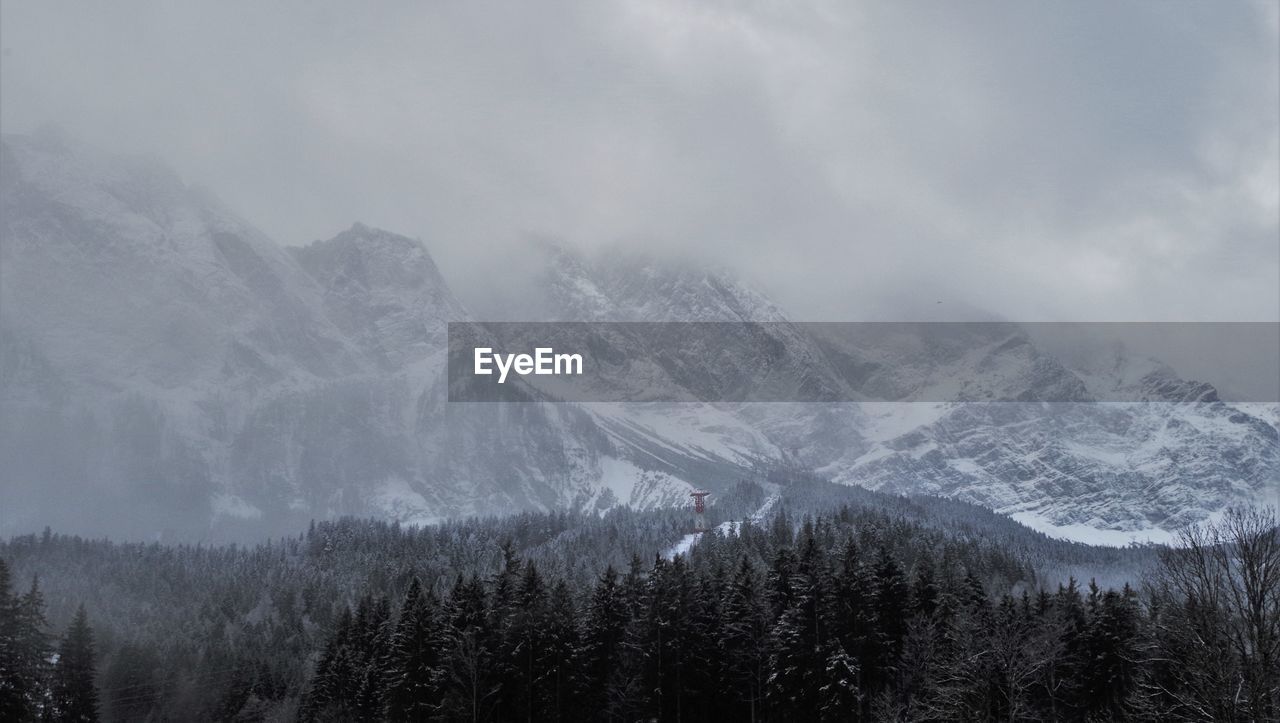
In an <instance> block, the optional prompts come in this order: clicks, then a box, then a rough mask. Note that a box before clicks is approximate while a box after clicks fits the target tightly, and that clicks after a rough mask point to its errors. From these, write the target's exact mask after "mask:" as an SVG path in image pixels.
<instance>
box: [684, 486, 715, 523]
mask: <svg viewBox="0 0 1280 723" xmlns="http://www.w3.org/2000/svg"><path fill="white" fill-rule="evenodd" d="M709 494H711V493H710V492H708V491H706V490H694V491H693V492H690V493H689V496H690V497H692V498H693V531H694V532H706V531H707V518H706V517H705V514H706V511H707V495H709Z"/></svg>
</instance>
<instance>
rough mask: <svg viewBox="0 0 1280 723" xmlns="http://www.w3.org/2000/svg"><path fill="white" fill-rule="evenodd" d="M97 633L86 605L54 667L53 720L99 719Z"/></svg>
mask: <svg viewBox="0 0 1280 723" xmlns="http://www.w3.org/2000/svg"><path fill="white" fill-rule="evenodd" d="M93 647H94V646H93V631H92V630H90V629H89V618H88V616H87V615H85V611H84V606H83V605H81V606H80V608H79V610H77V611H76V616H75V618H74V619H72V621H71V627H70V628H68V629H67V635H66V637H65V638H63V640H62V645H61V646H60V647H59V648H58V662H57V663H56V664H55V665H54V668H53V685H52V703H51V707H52V717H53V719H54V720H57V721H68V722H70V723H94V722H95V721H97V720H98V691H97V687H96V685H95V683H94V665H95V661H94V649H93Z"/></svg>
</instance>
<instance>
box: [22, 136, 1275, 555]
mask: <svg viewBox="0 0 1280 723" xmlns="http://www.w3.org/2000/svg"><path fill="white" fill-rule="evenodd" d="M0 154H2V156H0V161H2V163H0V190H2V192H3V204H2V206H0V235H2V236H0V503H2V504H0V533H9V532H17V531H27V530H30V529H32V528H34V527H38V526H41V525H44V524H53V525H55V526H59V527H62V528H65V529H75V530H81V531H85V532H94V533H96V532H105V533H111V534H115V535H124V536H129V537H140V536H149V535H151V534H153V533H157V532H161V531H163V530H166V529H169V530H172V531H174V532H175V533H177V534H179V535H181V536H183V537H199V536H201V535H202V534H206V533H208V532H210V531H212V532H213V533H214V534H220V535H222V534H236V533H237V532H242V531H248V530H253V531H259V532H260V531H271V532H285V531H292V530H294V529H296V528H297V526H298V525H299V524H301V523H304V522H305V520H307V519H308V518H312V517H327V516H332V515H337V514H361V515H365V514H374V515H380V516H387V517H392V518H395V519H401V520H406V521H425V520H431V519H437V518H440V517H445V516H455V515H468V514H489V513H503V512H510V511H513V510H518V509H546V508H556V507H573V508H588V509H591V508H604V507H607V506H610V505H614V504H634V505H642V506H644V505H655V504H671V503H675V502H677V501H681V500H683V499H685V495H686V494H687V492H688V490H689V488H690V487H691V486H699V487H709V488H711V489H717V488H719V487H720V486H722V485H727V484H729V483H732V482H734V481H736V480H737V479H740V478H742V477H744V476H750V475H752V474H755V470H757V469H759V468H760V467H762V466H764V467H768V466H776V465H788V466H804V467H808V468H813V469H817V470H819V471H820V472H821V473H822V474H824V475H827V476H829V477H831V478H833V479H835V480H838V481H841V482H846V483H849V484H859V485H864V486H868V487H872V488H876V489H883V490H895V491H902V492H918V491H924V492H933V493H937V494H943V495H948V496H953V497H958V498H962V499H965V500H970V501H976V502H980V503H982V504H985V505H988V506H991V507H993V508H995V509H997V510H1000V511H1005V512H1008V513H1010V514H1014V515H1018V516H1020V519H1024V520H1026V521H1028V522H1031V523H1034V524H1037V525H1040V526H1043V527H1046V528H1048V529H1057V530H1065V531H1066V532H1067V533H1069V534H1075V535H1082V534H1093V532H1092V531H1094V530H1098V529H1102V530H1110V531H1112V534H1113V536H1120V539H1127V537H1128V536H1132V535H1137V536H1139V537H1143V536H1159V535H1160V534H1163V532H1162V531H1164V530H1168V529H1171V528H1173V527H1174V526H1176V525H1179V524H1182V523H1185V522H1188V521H1193V520H1197V519H1203V518H1205V517H1207V516H1210V515H1213V514H1215V513H1216V512H1218V511H1219V510H1221V509H1222V508H1223V507H1224V506H1226V505H1227V504H1230V503H1233V502H1238V501H1243V500H1253V499H1258V498H1260V497H1261V498H1266V497H1267V496H1268V495H1274V494H1275V488H1276V485H1277V479H1278V478H1280V442H1278V441H1277V436H1278V435H1277V431H1276V420H1277V419H1278V418H1280V414H1278V413H1277V410H1276V409H1275V408H1274V407H1275V405H1263V406H1249V405H1229V404H1225V403H1223V402H1220V401H1217V398H1216V395H1215V393H1214V390H1213V388H1212V387H1211V386H1209V385H1206V384H1202V383H1198V382H1190V381H1185V380H1182V379H1180V378H1178V377H1177V375H1176V374H1175V373H1174V372H1173V371H1172V370H1170V369H1168V368H1167V367H1166V366H1163V365H1161V364H1159V363H1158V362H1155V361H1151V360H1145V359H1140V358H1137V357H1134V356H1131V355H1127V354H1126V353H1124V352H1116V353H1114V354H1112V355H1111V356H1107V357H1106V358H1105V359H1099V358H1097V357H1096V356H1095V357H1089V358H1088V359H1086V360H1085V362H1087V363H1085V362H1082V361H1081V360H1080V359H1074V358H1072V359H1067V358H1064V357H1062V356H1061V355H1058V354H1054V353H1052V352H1050V351H1048V350H1046V349H1045V348H1043V347H1042V346H1041V345H1039V344H1038V343H1037V342H1036V341H1035V340H1034V339H1033V338H1032V336H1030V335H1028V334H1026V333H1023V332H1022V331H1021V330H1020V329H1019V328H1018V327H1017V326H1016V325H1010V324H999V323H993V324H989V325H985V324H984V325H959V326H956V327H955V332H954V334H951V335H948V336H944V337H937V336H936V335H921V334H916V333H913V332H912V331H911V327H910V325H900V326H893V327H884V328H883V330H880V331H877V330H876V329H874V328H872V329H870V330H866V329H863V330H860V331H859V332H858V334H857V335H850V334H848V333H846V332H844V331H842V328H841V327H832V328H831V330H829V331H828V330H826V328H825V327H817V328H815V327H812V326H809V325H803V324H794V323H791V322H790V321H789V318H788V316H787V315H786V313H785V312H784V311H783V310H782V309H780V308H779V307H778V306H777V305H776V304H774V303H772V302H771V301H770V300H769V299H767V298H766V297H765V296H763V295H761V294H759V293H758V292H756V291H753V290H752V289H750V288H748V287H746V286H745V285H743V284H741V283H739V282H737V281H734V280H733V279H732V278H731V277H730V276H729V275H727V274H724V273H719V272H715V271H708V270H705V269H695V268H689V267H684V266H678V265H672V264H660V263H655V262H653V261H651V260H647V259H643V258H638V257H627V256H623V257H612V258H600V259H589V258H585V257H583V256H581V255H577V254H574V253H572V252H569V251H565V250H562V249H556V248H553V247H548V248H546V249H545V262H546V263H545V266H544V267H543V268H542V270H541V272H540V274H539V277H538V280H537V283H536V285H535V288H537V289H538V290H540V291H541V293H542V294H543V295H544V298H541V299H537V300H536V302H535V300H530V303H529V304H528V308H529V309H539V310H540V311H539V314H538V319H531V320H575V321H604V320H610V321H713V322H723V321H735V322H736V321H762V322H772V323H769V324H765V325H759V326H755V327H748V326H746V325H729V324H726V325H722V326H718V327H717V329H719V330H720V331H719V332H718V333H722V334H724V335H725V336H723V337H720V338H716V337H715V336H707V335H706V334H705V333H700V334H698V335H696V337H691V338H688V339H669V340H666V343H664V344H662V345H661V348H663V349H665V350H667V351H665V352H663V353H662V354H657V355H655V354H653V353H651V351H650V350H649V349H648V348H647V347H646V346H645V345H643V344H642V343H641V341H640V340H639V339H638V338H635V337H629V336H627V335H625V334H622V335H618V336H616V337H615V338H611V339H608V340H607V342H608V344H609V345H610V349H611V352H612V358H614V359H615V360H616V367H615V368H611V369H606V370H605V371H604V372H602V374H606V375H607V378H602V379H601V382H602V383H609V384H618V383H621V381H622V380H625V379H636V380H639V381H638V382H637V385H638V386H637V389H638V390H641V391H643V392H644V393H647V394H649V395H651V398H653V399H666V400H669V399H679V398H683V397H682V395H684V396H687V397H688V398H706V397H708V396H714V397H716V398H742V399H745V398H750V397H751V395H752V393H753V392H758V391H759V390H760V387H761V386H762V385H775V386H776V387H777V388H778V389H781V390H782V391H784V392H785V393H786V394H781V395H780V396H786V395H787V394H793V393H796V394H798V393H799V392H803V394H802V395H799V396H802V397H803V398H812V399H826V398H832V399H861V400H866V401H865V402H860V403H786V404H746V403H736V404H672V403H668V402H649V403H640V402H633V403H613V404H604V403H596V404H553V403H546V402H543V401H535V402H533V403H521V404H512V403H490V404H459V403H449V402H447V394H446V378H445V373H444V371H445V362H446V358H447V349H446V343H445V339H446V325H447V323H448V322H450V321H467V320H471V316H470V314H469V313H468V312H467V310H466V308H465V307H464V306H463V304H462V303H460V302H459V300H458V299H457V298H456V297H455V295H454V293H453V291H452V290H451V289H450V288H449V285H448V284H447V282H446V281H445V279H444V278H443V276H442V275H441V273H440V272H439V270H438V269H437V268H436V266H435V264H434V263H433V261H432V259H431V256H430V254H429V253H428V252H427V249H426V247H425V246H423V244H422V243H420V242H418V241H415V240H413V239H409V238H406V237H404V236H400V235H397V234H394V233H390V232H387V231H382V230H378V229H374V228H370V227H366V226H363V225H360V224H356V225H355V226H353V227H352V228H350V229H348V230H346V231H343V232H342V233H340V234H338V235H337V236H335V237H334V238H332V239H330V240H327V241H318V242H315V243H313V244H311V245H309V246H307V247H304V248H291V249H285V248H283V247H281V246H279V245H277V244H276V243H275V242H273V241H272V240H270V239H268V238H266V237H265V236H264V235H263V234H262V233H261V232H259V231H257V230H255V229H254V228H253V227H252V226H251V225H250V224H249V223H247V222H245V221H244V220H242V219H239V218H237V217H236V216H235V215H234V214H232V213H230V212H228V211H227V210H226V209H224V208H223V207H222V206H221V205H220V204H219V203H218V202H217V200H216V199H214V198H213V197H212V196H211V195H210V194H209V193H207V192H205V191H202V190H200V189H197V188H192V187H189V186H187V185H185V184H184V183H183V182H182V181H181V180H180V179H178V178H177V177H176V176H175V175H174V174H173V173H172V172H170V171H168V170H166V169H165V168H164V167H163V165H161V164H159V163H156V162H154V161H148V160H145V159H130V158H118V157H112V156H108V155H105V154H102V153H100V152H98V151H95V150H94V149H91V148H86V147H84V146H81V145H79V144H78V143H76V142H75V141H73V140H70V139H67V138H64V137H62V136H61V135H60V134H58V133H56V132H42V133H39V134H35V135H32V136H22V137H11V136H6V137H5V138H4V143H3V147H2V148H0ZM672 328H673V331H671V332H670V333H673V334H679V333H681V332H680V330H679V328H678V327H672ZM746 333H751V334H765V335H767V338H766V339H765V340H764V341H765V343H763V344H758V345H757V346H758V347H759V348H762V349H765V350H767V351H766V352H765V356H763V357H761V358H755V359H737V360H729V363H726V364H725V365H723V366H718V367H717V368H716V370H715V371H714V372H709V371H708V370H707V367H708V365H706V364H705V363H704V362H705V360H706V359H707V358H708V354H709V353H711V352H712V351H713V350H715V349H717V348H728V347H733V346H737V347H741V344H740V341H741V340H740V339H737V338H736V337H735V336H734V335H739V334H746ZM507 341H512V340H507ZM515 341H519V340H515ZM540 341H546V340H540ZM757 341H758V340H757ZM955 380H965V383H963V384H958V383H957V382H956V381H955ZM1121 387H1123V388H1125V389H1127V390H1128V391H1129V392H1130V396H1132V397H1134V398H1139V399H1165V400H1167V399H1179V400H1185V401H1187V402H1192V403H1185V404H1169V403H1161V404H1143V403H1124V404H1111V403H1098V402H1095V401H1093V400H1096V399H1101V398H1109V396H1108V395H1111V396H1114V394H1113V392H1114V391H1115V390H1116V389H1119V388H1121ZM519 393H520V394H524V395H527V396H528V397H529V399H531V400H543V399H547V398H551V397H554V390H551V389H549V388H542V387H538V386H529V385H524V386H522V387H520V391H519ZM735 393H737V394H738V396H736V397H735V396H734V394H735ZM637 399H639V400H643V399H644V397H643V396H637ZM936 399H943V400H946V401H944V402H930V401H921V400H936ZM1042 399H1059V400H1061V399H1069V400H1075V401H1073V402H1055V403H1044V402H1041V401H1039V400H1042ZM994 400H1005V401H999V402H994ZM1007 400H1020V401H1016V402H1010V401H1007Z"/></svg>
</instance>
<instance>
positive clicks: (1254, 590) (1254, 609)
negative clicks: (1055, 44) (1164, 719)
mask: <svg viewBox="0 0 1280 723" xmlns="http://www.w3.org/2000/svg"><path fill="white" fill-rule="evenodd" d="M1277 524H1278V522H1277V517H1276V511H1275V510H1274V509H1273V508H1249V509H1232V510H1229V511H1228V512H1227V513H1226V514H1225V515H1224V517H1223V518H1222V520H1221V521H1219V522H1216V523H1210V524H1205V525H1200V526H1196V527H1192V528H1189V529H1187V530H1185V531H1184V532H1183V533H1182V534H1181V535H1180V539H1179V544H1178V545H1177V546H1175V547H1173V548H1171V549H1170V550H1168V551H1167V552H1165V553H1164V554H1163V555H1162V556H1161V569H1160V573H1159V575H1158V577H1157V579H1156V582H1155V588H1154V590H1153V593H1154V594H1153V604H1154V605H1155V611H1156V624H1157V636H1158V637H1159V638H1160V642H1161V648H1162V651H1163V654H1164V656H1165V658H1166V660H1165V661H1164V662H1165V663H1166V665H1165V675H1163V676H1158V677H1157V679H1156V680H1155V681H1154V687H1155V688H1156V689H1157V693H1158V694H1160V695H1161V696H1163V697H1164V698H1165V700H1166V701H1167V705H1168V706H1169V708H1168V711H1167V713H1168V715H1170V716H1177V717H1183V718H1197V719H1204V718H1213V719H1219V720H1258V721H1263V720H1266V721H1272V720H1277V718H1280V531H1278V529H1277Z"/></svg>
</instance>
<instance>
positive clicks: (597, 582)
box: [0, 480, 1280, 721]
mask: <svg viewBox="0 0 1280 723" xmlns="http://www.w3.org/2000/svg"><path fill="white" fill-rule="evenodd" d="M770 484H772V483H770ZM770 489H773V490H778V491H779V492H778V494H780V496H781V502H780V503H779V504H777V505H775V506H774V507H773V508H772V509H771V513H770V514H769V515H768V516H766V517H762V518H761V519H758V520H753V519H751V517H750V512H752V511H754V510H756V509H757V508H758V507H759V506H760V502H761V500H762V498H763V497H764V495H765V493H766V489H765V488H764V487H762V486H760V485H754V484H744V485H740V486H739V488H738V490H736V491H735V493H734V494H732V495H726V496H724V497H723V498H722V499H721V500H720V501H719V503H718V504H717V505H716V506H714V507H713V508H712V510H711V513H712V514H711V517H712V518H713V519H712V522H713V524H714V523H717V522H720V521H722V520H730V519H738V520H744V521H743V522H742V523H741V524H738V525H735V526H733V528H732V529H730V530H728V531H725V530H723V529H718V530H716V531H713V532H710V533H707V534H705V535H703V536H702V537H701V539H700V540H699V541H698V543H697V544H696V545H695V546H693V547H692V549H691V550H690V552H689V553H688V554H687V555H674V556H672V555H669V554H668V553H669V551H670V550H671V547H672V544H673V543H674V542H675V541H676V540H678V539H679V538H680V537H681V536H682V535H684V534H685V533H686V532H687V527H688V524H689V520H688V515H687V513H685V512H683V511H676V510H660V511H649V512H639V511H633V510H627V509H616V510H613V511H610V512H608V513H606V514H604V515H602V516H583V515H574V514H567V513H553V514H524V515H518V516H513V517H505V518H493V519H477V520H469V521H465V522H454V523H447V524H442V525H437V526H432V527H427V528H401V527H399V526H396V525H389V524H385V523H379V522H372V521H365V520H341V521H336V522H325V523H315V524H313V525H312V527H311V528H310V529H309V530H308V531H307V532H305V533H303V534H301V535H299V536H298V537H294V538H287V539H281V540H274V541H271V542H268V543H263V544H260V545H256V546H252V547H239V546H216V547H205V546H187V545H180V546H166V545H160V544H117V543H111V542H107V541H92V540H83V539H79V538H73V537H65V536H60V535H57V534H53V533H52V532H46V533H45V534H44V535H40V536H25V537H19V538H14V539H12V540H10V541H8V542H7V543H4V544H0V559H3V560H5V561H7V566H8V569H9V571H10V572H11V573H12V574H11V578H12V580H11V581H6V591H5V595H6V597H5V598H4V607H3V609H2V612H3V616H4V619H5V624H4V626H0V673H2V674H3V681H0V705H5V706H11V707H7V708H4V709H3V710H4V711H5V712H6V713H11V714H10V715H2V716H0V717H4V718H5V719H6V720H8V719H14V720H23V719H32V720H37V719H41V718H44V719H48V720H93V719H95V717H94V716H97V719H101V720H128V721H135V720H140V721H146V720H242V721H249V720H271V721H285V720H304V721H348V720H370V721H373V720H409V721H412V720H485V721H508V720H510V721H514V720H521V721H530V720H535V721H539V720H613V721H637V720H671V721H676V720H679V721H699V720H756V721H768V720H773V721H779V720H860V721H861V720H867V721H870V720H912V721H952V720H975V721H976V720H995V719H1000V720H1113V719H1114V720H1153V721H1154V720H1205V719H1213V720H1274V719H1276V716H1277V715H1280V691H1278V690H1277V682H1276V681H1277V680H1280V668H1278V667H1277V664H1278V661H1280V540H1277V532H1276V527H1275V523H1276V520H1275V517H1274V515H1273V514H1272V513H1270V512H1262V511H1241V512H1238V513H1235V514H1233V515H1230V516H1228V517H1227V518H1226V519H1225V520H1224V521H1223V522H1222V523H1221V524H1220V525H1219V527H1217V528H1213V529H1206V530H1201V531H1198V532H1195V533H1193V534H1191V535H1189V536H1188V538H1187V540H1186V542H1187V545H1186V546H1185V547H1183V548H1180V549H1178V550H1157V549H1154V548H1132V549H1128V550H1115V549H1110V550H1108V549H1099V548H1089V547H1087V546H1083V545H1076V544H1072V543H1062V542H1058V541H1053V540H1048V539H1047V538H1044V537H1043V536H1040V535H1038V534H1036V533H1031V532H1029V531H1027V530H1025V528H1021V527H1019V526H1017V525H1013V524H1012V523H1009V524H1008V525H1005V524H1003V523H1002V522H1000V521H999V519H1002V518H998V519H989V518H988V517H986V516H985V515H984V513H983V511H982V510H981V509H980V508H973V507H971V506H967V505H958V504H957V503H948V502H940V501H936V500H931V499H927V498H918V499H905V498H892V497H888V496H884V495H879V496H877V495H874V494H873V493H866V492H865V491H849V492H846V491H843V490H839V489H835V488H834V486H824V485H822V484H820V483H817V482H812V481H805V480H789V481H788V484H787V485H786V486H778V485H773V486H772V487H771V488H770ZM986 514H989V513H986ZM995 517H996V516H992V518H995ZM1089 569H1096V570H1099V571H1100V572H1102V573H1104V575H1103V577H1105V576H1107V575H1109V576H1110V578H1111V579H1114V580H1122V579H1123V580H1128V581H1129V582H1130V584H1124V583H1123V582H1122V583H1120V584H1117V585H1116V586H1114V587H1111V586H1109V585H1101V586H1100V585H1098V584H1088V583H1077V582H1076V581H1074V580H1072V579H1069V578H1068V579H1065V580H1063V579H1060V578H1059V577H1058V574H1059V572H1060V571H1062V570H1089ZM1046 571H1048V572H1046ZM33 576H38V577H35V579H34V581H33ZM1100 579H1102V578H1100ZM10 583H11V584H10ZM8 588H12V590H10V589H8ZM18 590H27V592H17V591H18ZM81 606H83V611H82V612H79V613H77V611H78V610H81ZM84 611H87V623H86V614H85V612H84ZM89 625H92V633H90V631H89ZM54 630H58V631H61V630H69V632H68V633H67V634H66V635H65V636H63V637H62V638H61V642H58V641H57V640H55V639H54V638H53V637H51V636H52V631H54ZM68 646H71V647H68ZM76 648H78V649H79V652H75V650H74V649H76ZM86 655H87V656H88V657H89V658H90V659H91V660H92V663H91V669H92V670H93V671H95V673H94V674H93V676H92V683H93V684H92V685H90V686H88V689H87V690H84V689H83V688H84V686H83V685H82V686H81V689H79V690H80V692H79V693H78V697H76V698H75V699H76V700H79V701H90V702H91V703H92V706H91V707H89V708H87V709H86V710H89V711H90V712H92V713H93V714H94V716H90V715H86V714H82V713H75V716H79V717H72V714H71V713H68V712H66V711H67V710H69V709H68V708H67V705H69V703H66V702H59V701H64V700H70V698H67V697H66V691H67V690H68V686H67V684H66V683H65V682H59V681H60V680H64V679H66V677H67V676H66V671H69V670H71V669H72V667H74V666H72V665H71V663H73V662H75V661H76V660H79V661H83V660H85V658H86ZM76 665H80V668H79V669H81V670H83V669H84V665H83V664H82V663H76ZM59 671H63V672H62V673H59ZM60 675H61V678H60V677H59V676H60ZM80 679H81V680H84V679H85V676H83V675H82V676H81V678H80ZM59 691H62V692H61V693H60V692H59ZM60 695H61V696H63V697H60Z"/></svg>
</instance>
